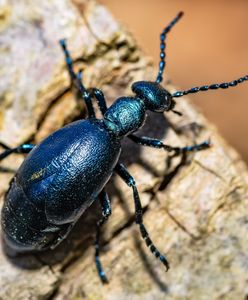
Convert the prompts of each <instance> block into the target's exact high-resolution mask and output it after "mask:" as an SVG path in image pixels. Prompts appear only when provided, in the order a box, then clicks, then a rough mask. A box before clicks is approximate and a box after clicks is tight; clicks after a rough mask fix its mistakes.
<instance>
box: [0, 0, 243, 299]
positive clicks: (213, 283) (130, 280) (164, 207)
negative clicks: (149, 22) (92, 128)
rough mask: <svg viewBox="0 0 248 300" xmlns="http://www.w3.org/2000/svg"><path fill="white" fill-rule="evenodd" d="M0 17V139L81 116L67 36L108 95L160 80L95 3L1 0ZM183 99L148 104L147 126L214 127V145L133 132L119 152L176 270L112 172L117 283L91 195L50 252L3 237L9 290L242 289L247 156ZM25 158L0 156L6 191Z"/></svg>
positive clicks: (20, 138) (56, 294)
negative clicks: (142, 230)
mask: <svg viewBox="0 0 248 300" xmlns="http://www.w3.org/2000/svg"><path fill="white" fill-rule="evenodd" d="M0 15H1V20H0V26H1V27H0V28H1V34H0V42H1V58H0V59H1V63H0V66H1V73H0V76H1V84H0V93H1V102H0V107H1V111H0V140H1V142H4V143H6V144H8V145H9V146H16V145H18V144H20V143H23V142H25V141H29V140H33V141H34V142H35V143H37V142H39V141H41V140H42V139H43V138H44V137H45V136H47V135H48V134H50V133H51V132H53V131H54V130H56V129H58V128H60V127H61V126H63V125H64V124H65V123H68V122H71V121H72V120H75V119H78V118H82V117H85V109H84V106H83V105H79V104H78V103H77V102H76V101H75V97H74V95H73V93H72V92H71V90H70V81H69V77H68V73H67V70H66V66H65V62H64V57H63V53H62V51H61V49H60V47H59V44H58V40H59V39H61V38H66V39H67V44H68V47H69V49H70V51H71V54H72V57H73V59H74V65H75V68H76V69H77V70H79V69H81V68H83V70H84V73H83V80H84V83H85V85H86V86H87V87H90V86H91V87H94V86H95V87H99V88H101V89H102V90H103V91H104V93H105V96H106V99H107V102H108V105H110V104H111V103H112V102H113V101H114V100H115V99H116V98H118V97H120V96H124V95H130V94H131V90H130V85H131V83H132V82H134V81H138V80H154V78H155V73H154V70H153V68H152V63H151V61H150V59H149V58H147V57H146V56H145V55H144V54H143V53H142V51H141V49H139V48H138V47H137V45H136V43H135V41H134V39H133V37H132V36H131V35H130V34H129V33H128V32H127V31H126V30H125V29H124V28H123V27H122V26H121V25H120V24H119V23H118V22H117V21H115V20H114V19H113V17H112V16H111V14H110V13H109V12H108V11H107V10H106V8H104V7H103V6H102V5H100V4H98V3H97V2H95V1H91V0H89V1H86V0H53V1H49V0H44V1H38V0H35V1H30V2H29V1H25V0H20V1H18V2H11V3H9V2H8V1H3V5H2V7H1V8H0ZM157 46H158V45H157ZM163 84H164V86H166V88H168V90H169V91H174V90H175V87H174V86H173V85H171V84H168V82H167V83H166V82H164V83H163ZM200 95H201V94H199V96H198V97H199V98H200ZM213 96H214V92H213ZM199 101H200V99H199ZM176 109H177V110H179V111H180V112H182V113H183V117H179V116H177V115H174V114H173V113H167V114H155V113H149V115H148V118H147V121H146V124H145V126H144V127H143V128H142V129H141V130H140V131H139V134H141V135H147V136H150V137H154V138H158V139H161V140H162V141H163V142H164V143H166V144H169V145H172V146H183V145H190V144H192V143H194V142H195V141H197V142H201V141H203V140H206V139H208V138H209V137H211V143H212V146H211V148H210V149H208V150H204V151H200V152H196V153H193V154H191V155H187V157H186V156H183V157H182V156H177V157H172V156H171V155H168V153H166V152H164V151H162V150H157V149H151V148H146V147H141V146H137V145H135V144H134V143H132V142H130V141H126V140H125V141H124V143H123V154H122V157H121V161H122V162H124V163H125V164H126V165H127V167H128V169H129V171H130V172H131V174H132V175H133V176H134V178H135V180H136V182H137V187H138V190H139V193H140V197H141V200H142V204H143V207H144V211H145V213H144V222H145V224H146V226H147V228H148V230H149V233H150V235H151V237H152V239H153V241H154V243H155V244H156V245H157V246H158V248H159V249H160V250H161V252H164V253H166V254H167V257H168V259H169V261H170V265H171V269H170V270H169V272H168V273H166V272H165V269H164V267H163V266H162V264H161V263H160V262H159V261H158V260H156V259H155V258H154V257H153V255H151V253H149V251H148V249H147V248H146V246H145V243H144V242H143V241H142V239H141V237H140V235H139V232H138V228H136V225H135V224H133V220H134V205H133V199H132V191H131V189H130V188H129V187H127V186H126V185H125V184H124V183H123V182H122V181H121V180H120V179H119V178H118V177H116V176H113V177H112V179H111V181H110V182H109V183H108V185H107V190H108V192H109V194H110V198H111V202H112V207H113V213H112V216H111V217H110V219H109V221H108V223H107V224H106V225H105V226H104V228H103V232H102V236H101V240H102V253H101V260H102V264H103V266H104V268H105V271H106V273H107V275H108V277H109V281H110V284H108V285H102V284H101V282H100V280H99V278H98V276H97V272H96V268H95V265H94V248H93V246H92V244H93V241H94V235H95V223H96V220H97V219H98V218H99V216H100V213H101V212H100V208H99V205H98V203H95V204H93V205H92V207H91V208H90V209H88V211H87V212H86V213H85V214H84V215H83V216H82V218H81V219H80V220H79V222H78V223H77V224H76V226H75V228H74V229H73V231H72V232H71V234H70V235H69V237H68V238H67V239H66V240H65V241H64V242H63V243H61V244H60V245H59V246H58V248H56V249H55V250H53V251H49V252H46V253H38V254H32V255H22V256H17V257H12V256H10V254H11V253H10V251H9V249H6V246H5V245H4V243H3V241H1V251H0V299H1V300H2V299H4V300H5V299H6V300H7V299H8V300H9V299H15V300H21V299H25V300H26V299H42V300H43V299H54V300H55V299H56V300H62V299H69V300H70V299H165V298H166V299H245V296H246V295H248V288H247V283H248V275H247V274H248V272H247V271H248V256H247V247H248V238H247V237H248V234H247V224H248V218H247V209H248V201H247V200H248V199H247V198H248V197H247V182H248V173H247V169H246V166H245V164H244V163H243V162H242V161H241V159H240V157H239V155H238V154H237V153H236V151H235V150H233V149H232V148H231V147H230V146H229V145H228V144H227V143H226V142H225V141H224V140H223V139H222V138H221V137H220V135H219V134H218V132H217V130H216V128H215V127H214V126H213V125H212V124H210V123H209V122H208V121H207V120H206V119H205V118H204V117H203V116H202V114H201V113H200V112H199V111H198V110H197V109H196V108H195V107H194V106H193V105H192V103H191V102H190V100H189V99H188V98H187V97H185V98H182V99H181V98H180V100H178V101H177V104H176ZM190 124H191V125H190ZM22 159H23V157H21V156H20V155H13V156H10V157H9V158H7V159H5V160H4V161H2V162H1V170H0V171H1V172H0V193H1V195H2V200H3V198H4V193H5V192H6V190H7V189H8V183H9V180H10V179H11V178H12V177H13V175H14V173H15V171H16V170H17V169H18V167H19V165H20V163H21V161H22ZM1 203H2V201H1Z"/></svg>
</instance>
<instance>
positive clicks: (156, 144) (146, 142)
mask: <svg viewBox="0 0 248 300" xmlns="http://www.w3.org/2000/svg"><path fill="white" fill-rule="evenodd" d="M128 137H129V138H130V139H131V140H132V141H133V142H135V143H136V144H140V145H142V146H148V147H153V148H158V149H164V150H166V151H168V152H172V151H173V152H175V153H176V154H181V153H186V152H193V151H200V150H204V149H207V148H209V147H210V140H206V141H204V142H203V143H200V144H195V145H191V146H186V147H172V146H169V145H166V144H164V143H163V142H161V141H160V140H157V139H152V138H149V137H139V136H136V135H134V134H130V135H129V136H128Z"/></svg>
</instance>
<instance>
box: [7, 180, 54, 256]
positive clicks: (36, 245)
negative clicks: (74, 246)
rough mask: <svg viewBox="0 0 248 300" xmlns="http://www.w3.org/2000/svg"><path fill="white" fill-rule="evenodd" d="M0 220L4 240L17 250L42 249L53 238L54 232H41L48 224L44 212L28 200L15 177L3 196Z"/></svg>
mask: <svg viewBox="0 0 248 300" xmlns="http://www.w3.org/2000/svg"><path fill="white" fill-rule="evenodd" d="M1 221H2V228H3V231H4V234H5V240H6V241H7V243H8V244H9V245H10V246H11V247H12V248H14V249H17V250H19V251H24V250H25V251H27V250H34V249H43V248H45V247H47V245H48V244H50V243H52V241H53V240H54V238H55V235H54V232H49V233H48V234H47V233H45V234H44V233H43V232H42V230H44V229H45V228H48V227H49V226H50V225H49V223H48V222H47V219H46V216H45V213H44V212H42V211H39V210H38V209H37V208H36V207H35V206H34V205H33V204H32V203H31V202H30V201H29V200H28V198H27V197H26V195H25V193H24V192H23V189H22V188H21V187H20V186H18V184H17V183H16V180H15V179H14V180H13V181H12V183H11V186H10V189H9V191H8V192H7V194H6V196H5V201H4V205H3V210H2V220H1Z"/></svg>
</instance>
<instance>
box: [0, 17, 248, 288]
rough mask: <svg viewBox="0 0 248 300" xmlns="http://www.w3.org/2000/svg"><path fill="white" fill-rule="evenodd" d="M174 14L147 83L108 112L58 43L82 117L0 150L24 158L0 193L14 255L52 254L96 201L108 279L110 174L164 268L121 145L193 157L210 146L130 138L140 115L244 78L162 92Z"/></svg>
mask: <svg viewBox="0 0 248 300" xmlns="http://www.w3.org/2000/svg"><path fill="white" fill-rule="evenodd" d="M182 15H183V13H182V12H180V13H179V14H178V15H177V16H176V17H175V18H174V19H173V20H172V21H171V22H170V23H169V25H168V26H167V27H165V29H164V30H163V31H162V33H161V35H160V62H159V69H158V74H157V78H156V80H155V81H154V82H151V81H138V82H134V83H133V84H132V87H131V88H132V91H133V93H134V95H133V96H129V97H120V98H118V99H117V100H116V101H115V102H114V103H113V104H112V105H111V106H110V107H109V108H108V107H107V105H106V101H105V97H104V94H103V92H102V91H101V90H100V89H97V88H90V89H86V88H85V86H84V85H83V83H82V73H81V71H80V72H78V73H75V71H74V69H73V63H72V59H71V56H70V53H69V51H68V49H67V45H66V41H65V40H61V41H60V44H61V47H62V50H63V52H64V55H65V59H66V65H67V68H68V71H69V74H70V79H71V83H72V85H74V86H75V87H76V88H77V90H78V91H79V93H80V96H81V99H83V100H84V102H85V104H86V107H87V111H88V118H87V119H86V120H79V121H75V122H72V123H70V124H68V125H66V126H64V127H63V128H61V129H59V130H57V131H55V132H54V133H52V134H51V135H50V136H48V137H47V138H46V139H44V140H43V141H42V142H41V143H40V144H38V145H33V144H22V145H20V146H18V147H16V148H9V147H8V146H6V145H5V144H3V143H1V144H0V145H1V146H2V147H4V148H5V151H4V152H3V153H1V154H0V160H2V159H4V158H5V157H7V156H9V155H10V154H12V153H28V155H27V157H26V159H25V160H24V162H23V163H22V164H21V166H20V168H19V169H18V171H17V173H16V174H15V176H14V178H13V179H12V180H11V183H10V187H9V189H8V191H7V193H6V195H5V200H4V205H3V208H2V217H1V224H2V229H3V233H4V239H5V242H6V244H7V245H8V246H10V247H11V248H13V249H15V250H16V251H17V252H28V251H41V250H44V249H54V248H55V247H56V246H57V245H58V244H59V243H60V242H61V241H62V240H64V239H65V238H66V236H67V235H68V233H69V232H70V231H71V229H72V227H73V226H74V224H75V223H76V222H77V220H78V219H79V218H80V216H81V215H82V214H83V213H84V211H85V210H86V209H87V208H88V207H89V206H90V205H91V204H92V203H93V202H94V201H96V200H97V199H98V200H99V201H100V204H101V208H102V218H101V219H100V220H99V221H98V222H97V226H96V227H97V232H96V240H95V263H96V267H97V271H98V274H99V276H100V278H101V280H102V282H104V283H105V282H107V281H108V279H107V276H106V274H105V272H104V270H103V268H102V265H101V262H100V259H99V238H100V228H101V226H102V225H103V224H104V223H105V221H106V220H107V219H108V217H109V216H110V214H111V204H110V200H109V197H108V195H107V193H106V191H105V189H104V187H105V185H106V184H107V182H108V180H109V179H110V177H111V175H112V174H113V173H116V174H118V175H119V176H120V177H121V178H122V179H123V181H124V182H125V183H126V184H127V185H128V186H129V187H130V188H131V189H132V192H133V199H134V204H135V222H136V223H137V224H138V226H139V229H140V233H141V237H142V238H143V239H144V241H145V243H146V245H147V247H148V248H149V249H150V250H151V252H152V254H153V255H154V256H155V257H156V258H159V260H160V261H161V262H162V264H163V265H164V266H165V268H166V270H168V269H169V262H168V260H167V258H166V256H165V255H163V254H161V253H160V251H159V250H158V249H157V247H156V246H155V245H154V243H153V241H152V240H151V238H150V236H149V234H148V231H147V229H146V227H145V225H144V223H143V217H142V205H141V202H140V197H139V193H138V190H137V187H136V184H135V180H134V178H133V177H132V176H131V174H130V173H129V172H128V170H127V168H126V167H125V166H124V165H123V164H122V163H120V162H119V157H120V153H121V141H122V139H123V138H124V137H128V138H129V139H131V140H132V141H133V142H135V143H138V144H141V145H143V146H149V147H153V148H157V149H164V150H166V151H169V152H175V153H176V154H180V153H186V152H190V151H199V150H202V149H206V148H208V147H209V146H210V142H209V141H204V142H202V143H200V144H195V145H192V146H187V147H181V148H180V147H173V146H169V145H166V144H164V143H163V142H161V141H160V140H157V139H153V138H148V137H138V136H136V135H134V134H133V133H134V132H135V131H137V130H139V129H140V128H141V127H142V125H143V124H144V122H145V118H146V111H148V110H150V111H153V112H158V113H163V112H169V111H172V112H174V113H176V114H178V115H180V112H178V111H176V110H175V109H174V107H175V105H176V101H175V98H179V97H181V96H183V95H187V94H189V93H197V92H200V91H207V90H211V89H219V88H222V89H226V88H229V87H233V86H236V85H237V84H239V83H242V82H244V81H246V80H248V76H244V77H241V78H239V79H237V80H233V81H231V82H226V83H221V84H211V85H204V86H200V87H194V88H191V89H189V90H186V91H177V92H174V93H172V94H171V93H170V92H168V91H167V90H166V89H165V88H163V87H162V85H161V82H162V80H163V72H164V68H165V64H166V63H165V56H166V55H165V39H166V36H167V34H168V33H169V31H170V30H171V28H172V27H173V26H174V25H175V24H176V23H177V21H178V20H179V19H180V18H181V17H182ZM93 99H95V100H96V101H97V104H98V107H99V109H100V111H101V114H102V118H101V119H97V118H96V116H95V111H94V108H93V104H92V101H93Z"/></svg>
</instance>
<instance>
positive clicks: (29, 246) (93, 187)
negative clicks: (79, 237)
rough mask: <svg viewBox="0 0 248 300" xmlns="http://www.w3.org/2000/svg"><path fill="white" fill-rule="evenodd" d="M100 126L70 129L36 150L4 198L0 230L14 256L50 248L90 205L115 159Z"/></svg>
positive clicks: (113, 144) (114, 147)
mask: <svg viewBox="0 0 248 300" xmlns="http://www.w3.org/2000/svg"><path fill="white" fill-rule="evenodd" d="M119 155H120V143H119V141H118V140H116V139H113V138H112V136H111V135H110V134H109V132H108V131H107V130H106V129H105V127H104V125H103V122H102V121H99V120H96V119H93V120H86V121H77V122H74V123H71V124H69V125H67V126H65V127H63V128H61V129H59V130H58V131H56V132H54V133H53V134H52V135H50V136H49V137H47V138H46V139H45V140H44V141H43V142H41V143H40V144H39V145H38V146H36V147H35V148H34V149H33V150H32V151H31V152H30V154H29V155H28V156H27V158H26V159H25V160H24V162H23V164H22V165H21V167H20V168H19V170H18V172H17V174H16V177H15V178H14V180H13V181H12V183H11V186H10V189H9V191H8V192H7V194H6V197H5V203H4V208H3V213H2V216H3V219H2V224H3V229H4V231H5V235H6V240H7V242H8V243H9V244H11V246H12V247H14V248H18V250H34V249H36V250H39V249H44V248H47V247H50V246H51V247H52V246H53V245H54V244H56V243H57V241H58V240H59V239H60V240H61V237H63V235H65V234H67V233H68V232H67V231H66V230H67V228H68V229H70V228H71V227H72V225H73V224H74V223H75V222H76V221H77V219H78V218H79V217H80V216H81V214H82V213H83V212H84V210H85V209H86V208H87V207H88V206H90V205H91V203H92V202H93V201H94V199H95V198H96V197H97V195H98V194H99V192H100V191H101V190H102V188H103V187H104V186H105V184H106V183H107V181H108V180H109V178H110V176H111V174H112V171H113V169H114V167H115V165H116V163H117V161H118V159H119Z"/></svg>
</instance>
